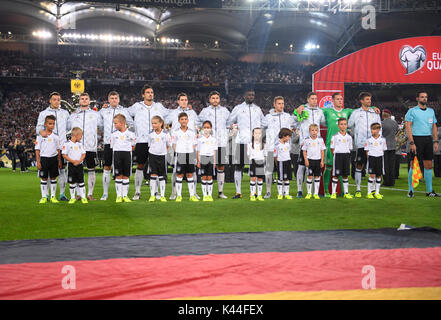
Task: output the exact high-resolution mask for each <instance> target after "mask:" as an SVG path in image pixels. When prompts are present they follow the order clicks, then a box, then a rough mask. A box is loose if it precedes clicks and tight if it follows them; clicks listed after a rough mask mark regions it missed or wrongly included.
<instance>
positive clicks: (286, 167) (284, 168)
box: [277, 160, 292, 181]
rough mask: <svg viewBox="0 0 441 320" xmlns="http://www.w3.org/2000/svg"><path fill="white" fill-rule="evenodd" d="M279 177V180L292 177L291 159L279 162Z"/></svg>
mask: <svg viewBox="0 0 441 320" xmlns="http://www.w3.org/2000/svg"><path fill="white" fill-rule="evenodd" d="M277 177H278V179H279V181H286V180H290V179H291V178H292V172H291V160H286V161H278V162H277Z"/></svg>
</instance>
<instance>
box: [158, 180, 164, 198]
mask: <svg viewBox="0 0 441 320" xmlns="http://www.w3.org/2000/svg"><path fill="white" fill-rule="evenodd" d="M159 189H160V190H161V197H164V196H165V178H164V177H159Z"/></svg>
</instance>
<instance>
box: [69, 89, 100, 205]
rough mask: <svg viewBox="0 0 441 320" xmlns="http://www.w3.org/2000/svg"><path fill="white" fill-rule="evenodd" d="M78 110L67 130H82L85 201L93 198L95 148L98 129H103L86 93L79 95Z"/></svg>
mask: <svg viewBox="0 0 441 320" xmlns="http://www.w3.org/2000/svg"><path fill="white" fill-rule="evenodd" d="M79 103H80V108H79V109H78V110H76V111H75V112H73V113H72V114H71V115H70V117H69V120H68V123H67V125H68V129H71V128H75V127H78V128H80V129H81V130H83V138H82V140H81V143H82V144H83V146H84V148H85V149H86V166H87V187H88V188H87V189H88V190H87V199H88V200H95V199H94V198H93V189H94V187H95V181H96V175H95V167H96V165H97V147H98V128H99V129H101V130H102V129H103V121H102V118H101V117H100V115H99V113H98V112H96V111H95V110H93V109H91V108H90V96H89V94H88V93H82V94H81V95H80V101H79Z"/></svg>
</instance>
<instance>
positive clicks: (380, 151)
mask: <svg viewBox="0 0 441 320" xmlns="http://www.w3.org/2000/svg"><path fill="white" fill-rule="evenodd" d="M364 150H365V151H367V152H368V156H370V157H382V156H383V155H384V151H386V150H387V144H386V139H385V138H383V137H382V136H379V137H378V138H374V137H370V138H369V139H367V141H366V143H365V145H364Z"/></svg>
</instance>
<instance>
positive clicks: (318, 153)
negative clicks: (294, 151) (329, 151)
mask: <svg viewBox="0 0 441 320" xmlns="http://www.w3.org/2000/svg"><path fill="white" fill-rule="evenodd" d="M322 150H326V145H325V142H324V141H323V139H322V138H321V137H317V138H315V139H313V138H311V137H309V138H306V139H305V140H304V141H303V144H302V151H306V156H307V158H308V159H310V160H321V159H322Z"/></svg>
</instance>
